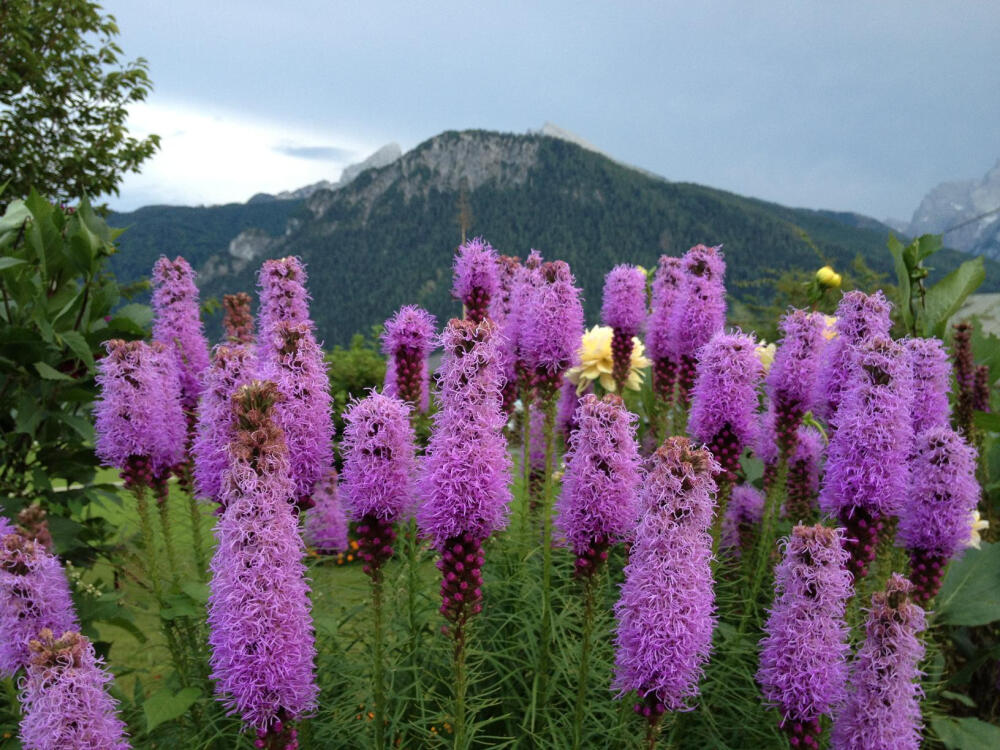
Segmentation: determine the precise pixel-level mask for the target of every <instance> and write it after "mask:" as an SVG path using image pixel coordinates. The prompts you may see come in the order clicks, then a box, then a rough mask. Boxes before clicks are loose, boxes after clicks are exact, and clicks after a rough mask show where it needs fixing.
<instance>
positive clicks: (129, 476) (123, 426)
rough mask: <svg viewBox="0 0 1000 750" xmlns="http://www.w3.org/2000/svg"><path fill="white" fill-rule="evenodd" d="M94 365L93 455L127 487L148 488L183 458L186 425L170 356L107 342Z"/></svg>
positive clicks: (156, 346)
mask: <svg viewBox="0 0 1000 750" xmlns="http://www.w3.org/2000/svg"><path fill="white" fill-rule="evenodd" d="M105 346H106V347H107V351H108V353H107V354H106V355H105V356H104V357H102V358H101V359H100V360H99V361H98V364H97V384H98V386H99V387H100V389H101V392H100V395H99V396H98V399H97V403H96V406H95V418H94V427H95V432H96V434H97V445H96V452H97V456H98V457H99V458H100V459H101V462H102V463H103V464H104V465H105V466H114V467H116V468H118V469H120V470H121V472H122V479H124V480H125V484H126V487H132V486H137V485H138V486H153V485H154V483H156V482H158V481H159V480H160V478H162V477H163V476H164V475H165V474H166V473H167V472H169V470H170V469H171V468H172V467H173V466H175V465H176V464H178V463H180V462H181V461H182V460H183V459H184V446H185V444H186V442H187V427H186V423H185V418H184V413H183V411H182V406H181V394H180V385H179V380H178V378H177V369H176V363H175V360H174V356H173V352H172V351H171V350H170V349H168V348H166V347H165V346H164V345H163V344H160V343H153V344H147V343H146V342H144V341H127V342H126V341H122V340H120V339H113V340H111V341H108V342H106V344H105Z"/></svg>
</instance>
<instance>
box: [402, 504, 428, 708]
mask: <svg viewBox="0 0 1000 750" xmlns="http://www.w3.org/2000/svg"><path fill="white" fill-rule="evenodd" d="M406 577H407V581H406V624H407V627H408V628H409V631H410V632H409V636H410V638H409V640H410V643H409V650H410V653H409V657H410V673H411V674H412V675H413V699H414V700H415V701H416V702H418V703H419V704H420V707H421V715H422V714H423V702H424V691H423V686H422V685H421V682H422V681H421V679H420V670H419V669H418V667H417V653H418V652H419V650H420V629H419V626H418V624H417V591H418V590H419V587H420V537H419V532H418V531H417V522H416V520H415V519H413V518H411V519H410V522H409V525H408V526H407V532H406Z"/></svg>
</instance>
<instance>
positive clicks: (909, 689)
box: [830, 573, 925, 750]
mask: <svg viewBox="0 0 1000 750" xmlns="http://www.w3.org/2000/svg"><path fill="white" fill-rule="evenodd" d="M912 593H913V584H911V583H910V582H909V581H907V580H906V579H905V578H903V577H902V576H901V575H899V574H898V573H893V574H892V576H891V577H890V578H889V581H888V583H887V584H886V590H885V592H879V593H876V594H873V595H872V607H871V609H870V610H869V612H868V620H867V622H866V623H865V641H864V643H863V644H862V645H861V646H860V648H859V649H858V653H857V656H856V657H855V659H854V663H853V664H852V665H851V676H850V679H849V681H848V688H847V689H848V695H847V702H846V703H845V704H844V706H843V707H842V708H841V709H840V710H839V712H838V713H837V716H836V717H835V719H834V724H833V733H832V735H831V738H830V739H831V743H830V746H831V747H832V748H834V750H917V748H919V747H920V739H921V737H920V735H921V729H922V724H921V721H920V697H921V696H922V695H923V691H922V690H921V689H920V683H919V681H918V678H919V676H920V671H919V670H918V668H917V665H918V664H919V663H920V659H921V658H923V655H924V647H923V644H921V642H920V639H919V638H917V633H919V632H920V631H922V630H923V629H924V627H925V620H924V610H923V609H921V608H920V607H919V606H918V605H916V604H914V603H913V602H912V601H911V596H912Z"/></svg>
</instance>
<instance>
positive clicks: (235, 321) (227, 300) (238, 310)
mask: <svg viewBox="0 0 1000 750" xmlns="http://www.w3.org/2000/svg"><path fill="white" fill-rule="evenodd" d="M222 309H223V311H224V312H223V316H222V329H223V330H224V331H225V332H226V341H228V342H229V343H230V344H244V345H246V346H249V345H251V344H253V315H252V314H251V313H250V295H249V294H247V293H246V292H237V293H236V294H224V295H222Z"/></svg>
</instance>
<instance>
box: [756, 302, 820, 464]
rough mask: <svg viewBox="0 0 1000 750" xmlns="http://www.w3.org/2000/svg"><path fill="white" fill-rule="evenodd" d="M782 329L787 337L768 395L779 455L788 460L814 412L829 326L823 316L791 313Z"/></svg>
mask: <svg viewBox="0 0 1000 750" xmlns="http://www.w3.org/2000/svg"><path fill="white" fill-rule="evenodd" d="M779 327H780V328H781V331H782V334H783V335H782V338H781V341H780V342H779V344H778V348H777V351H776V352H775V354H774V362H773V364H772V365H771V369H770V371H769V372H768V373H767V395H768V399H769V401H770V404H771V406H772V408H773V409H774V417H775V418H774V435H775V437H776V439H777V441H778V451H779V454H781V455H783V456H785V457H786V458H787V457H788V455H789V454H790V453H791V452H792V451H793V450H795V437H796V433H797V431H798V429H799V425H800V424H802V417H803V415H804V414H805V413H806V412H807V411H809V410H810V409H812V408H813V401H814V398H815V394H816V381H817V377H818V374H819V370H820V367H821V366H822V360H823V352H824V350H825V349H826V337H825V336H824V335H823V332H824V330H825V328H826V324H825V322H824V319H823V316H822V315H821V314H819V313H807V312H805V311H804V310H790V311H789V312H788V313H787V314H786V315H785V317H784V318H782V319H781V324H780V326H779Z"/></svg>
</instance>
